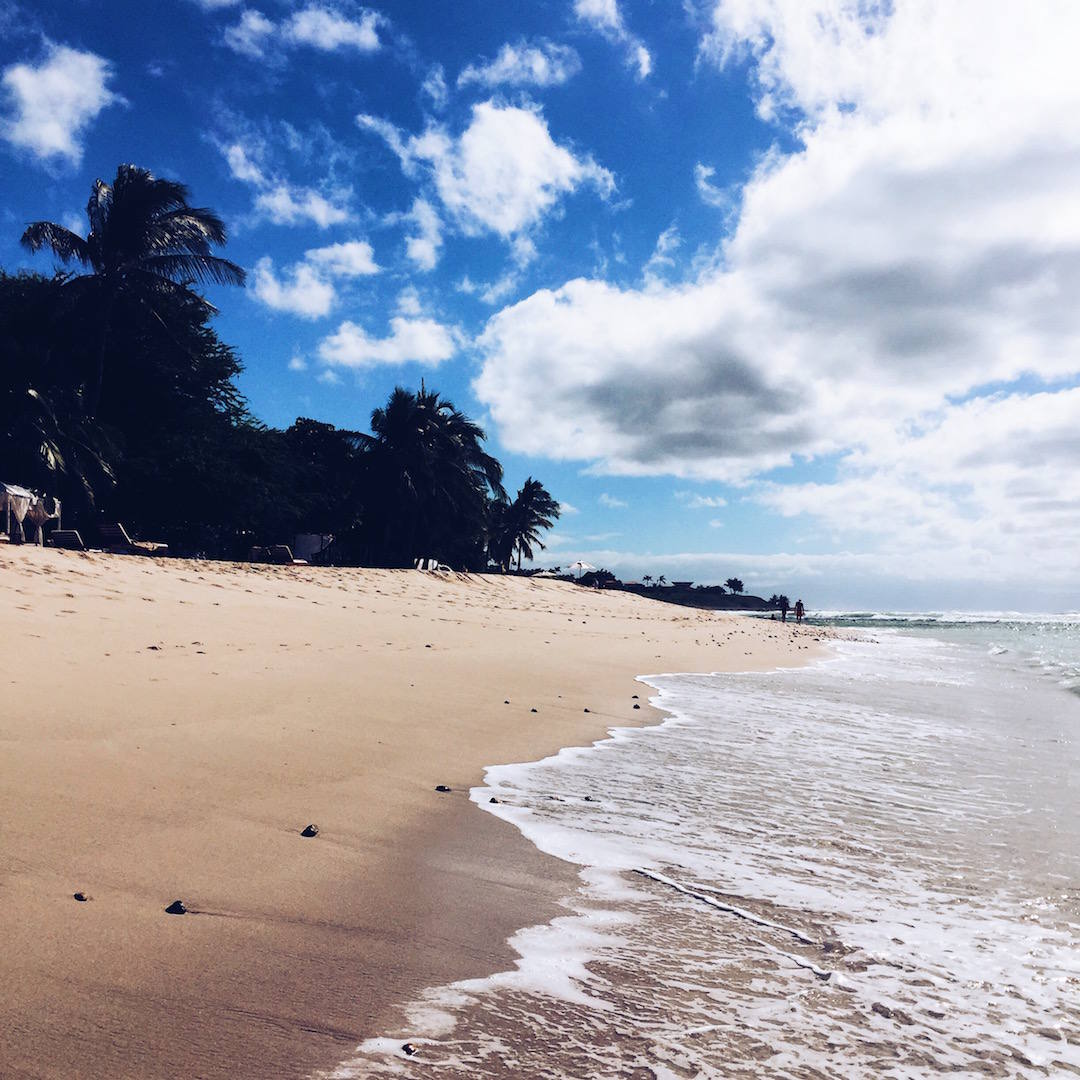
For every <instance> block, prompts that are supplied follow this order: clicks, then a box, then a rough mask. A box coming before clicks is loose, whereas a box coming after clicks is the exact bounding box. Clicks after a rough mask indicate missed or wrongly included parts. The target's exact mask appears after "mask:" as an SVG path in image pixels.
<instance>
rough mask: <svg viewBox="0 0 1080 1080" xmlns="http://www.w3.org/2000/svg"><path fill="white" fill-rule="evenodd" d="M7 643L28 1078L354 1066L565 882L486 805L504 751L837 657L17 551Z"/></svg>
mask: <svg viewBox="0 0 1080 1080" xmlns="http://www.w3.org/2000/svg"><path fill="white" fill-rule="evenodd" d="M0 631H2V635H3V638H2V639H3V643H4V647H3V653H2V660H0V688H2V692H3V696H2V703H0V746H2V756H0V822H2V824H0V986H2V987H3V992H2V994H0V1076H3V1077H4V1078H5V1080H13V1078H17V1077H57V1078H60V1077H63V1078H65V1080H71V1078H83V1077H85V1078H93V1080H100V1078H103V1077H109V1078H112V1080H120V1078H129V1077H131V1078H135V1077H138V1078H140V1080H148V1078H154V1080H159V1078H174V1077H175V1078H184V1080H192V1078H226V1077H227V1078H245V1077H250V1078H253V1080H254V1078H258V1080H267V1078H272V1077H299V1076H306V1075H310V1074H311V1073H313V1072H314V1071H316V1070H319V1069H326V1068H330V1067H332V1066H333V1065H334V1064H335V1063H336V1062H338V1061H340V1060H342V1059H344V1058H346V1057H348V1056H349V1055H350V1054H351V1052H352V1051H353V1049H354V1048H355V1046H356V1045H357V1044H358V1043H359V1042H360V1041H361V1040H362V1039H363V1038H366V1037H368V1036H371V1035H374V1034H378V1033H379V1032H380V1024H381V1023H382V1022H384V1021H389V1020H390V1018H391V1013H390V1010H391V1008H392V1006H393V1005H394V1004H395V1003H397V1002H400V1001H402V1000H404V999H406V998H409V997H411V996H413V995H415V994H416V993H417V992H418V991H419V990H421V989H422V988H423V987H425V986H429V985H433V984H438V983H443V982H447V981H451V980H453V979H457V978H462V977H466V976H479V975H484V974H488V973H490V972H493V971H496V970H499V969H500V968H503V967H506V966H509V964H510V962H511V959H512V957H511V955H510V953H509V950H508V948H507V946H506V944H505V941H506V939H507V937H509V935H510V934H511V933H513V931H515V930H516V929H518V928H519V927H521V926H524V925H528V924H530V923H535V922H539V921H544V920H547V919H549V918H551V917H552V916H554V915H555V914H556V913H558V902H559V900H560V898H562V897H563V896H565V895H567V894H568V893H569V892H570V891H571V890H572V888H573V886H574V882H575V880H576V879H575V875H574V872H573V870H572V868H570V867H568V866H566V865H565V864H563V863H561V862H559V861H557V860H555V859H552V858H549V857H547V856H543V855H541V854H540V853H539V852H537V851H535V849H533V848H532V846H531V845H530V844H528V842H526V841H525V840H524V839H523V838H522V837H521V836H520V835H519V834H518V833H517V832H516V831H515V830H514V829H513V828H511V827H510V826H509V825H506V824H505V823H503V822H500V821H498V820H496V819H495V818H494V817H492V816H491V815H488V814H485V813H484V812H482V811H481V810H479V809H477V808H476V807H474V806H473V805H472V804H470V803H469V801H468V788H469V787H470V785H474V784H476V783H477V782H479V781H480V780H481V778H482V769H483V766H484V765H487V764H492V763H496V762H507V761H523V760H531V759H534V758H538V757H541V756H544V755H546V754H549V753H552V752H554V751H555V750H556V749H558V748H559V747H560V746H565V745H570V744H576V743H583V742H588V741H590V740H593V739H596V738H600V737H602V736H603V735H604V733H605V731H606V729H607V728H608V727H609V726H611V725H622V724H630V723H635V722H646V721H649V720H655V719H656V718H657V714H656V713H655V712H654V711H653V710H651V709H650V708H649V707H648V705H647V704H646V703H645V702H646V697H647V688H645V687H642V686H641V685H640V684H637V683H635V682H634V676H635V674H638V673H646V672H657V671H710V670H711V671H720V670H748V669H752V668H757V669H760V668H765V667H774V666H777V665H790V664H792V663H797V662H800V661H802V660H804V659H806V658H808V657H809V656H811V655H812V654H813V651H814V649H815V648H819V646H815V645H814V644H813V638H814V636H815V633H816V632H815V631H805V630H803V631H801V632H799V631H796V629H795V628H794V627H792V626H790V625H789V626H787V627H784V626H781V625H780V624H778V623H770V622H762V621H760V620H751V619H743V618H739V617H737V616H731V615H719V614H712V613H704V612H696V611H692V610H688V609H685V608H677V607H674V606H670V605H667V604H661V603H657V602H655V601H649V600H643V599H640V598H637V597H633V596H628V595H625V594H619V593H603V592H594V591H591V590H584V589H580V588H578V587H576V586H574V585H570V584H566V583H560V582H552V581H526V580H523V579H513V578H511V579H504V578H498V577H488V576H483V577H464V576H453V575H427V574H421V573H417V572H408V571H376V570H334V569H315V568H310V569H309V568H306V567H285V568H279V567H265V566H259V567H255V566H245V565H235V564H223V563H203V562H186V561H181V560H152V559H146V558H138V557H134V558H132V557H123V556H108V555H101V554H88V555H81V554H75V553H67V552H54V551H49V550H40V549H33V548H10V547H0ZM638 692H641V695H642V697H641V703H642V705H643V708H642V709H641V710H640V711H634V710H633V707H632V706H633V701H632V699H631V695H632V694H634V693H638ZM506 699H509V704H507V703H506ZM532 709H535V710H537V711H536V712H532V711H531V710H532ZM586 709H588V710H589V711H588V712H587V713H586V712H585V710H586ZM436 784H447V785H449V786H450V787H452V788H453V791H452V792H451V793H450V794H439V793H437V792H436V791H435V785H436ZM309 822H314V823H317V824H318V826H319V828H320V833H319V835H318V837H316V838H315V839H303V838H301V837H300V835H299V830H300V829H302V828H303V827H304V826H305V825H307V824H308V823H309ZM76 891H83V892H85V893H87V894H89V896H90V897H91V899H90V900H89V901H88V902H86V903H78V902H76V901H75V900H74V899H73V894H74V893H75V892H76ZM177 898H182V899H183V900H184V902H185V903H186V904H187V905H188V907H189V908H190V909H191V910H192V911H193V912H194V914H191V915H187V916H183V917H174V916H169V915H166V914H164V908H165V906H166V905H167V904H169V903H170V902H171V901H172V900H174V899H177Z"/></svg>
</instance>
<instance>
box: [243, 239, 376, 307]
mask: <svg viewBox="0 0 1080 1080" xmlns="http://www.w3.org/2000/svg"><path fill="white" fill-rule="evenodd" d="M378 272H379V267H378V266H377V265H376V263H375V258H374V252H373V251H372V249H371V245H370V244H369V243H367V241H365V240H349V241H346V242H345V243H341V244H330V245H329V246H328V247H321V248H311V249H309V250H308V251H306V252H305V253H304V258H303V261H302V262H299V263H297V264H296V265H295V266H293V267H292V268H291V269H290V270H289V271H287V274H286V276H285V277H282V278H279V277H278V276H277V274H276V273H275V271H274V263H273V260H272V259H271V258H270V257H269V256H266V257H264V258H262V259H260V260H259V261H258V262H257V263H256V264H255V277H254V293H255V296H256V298H257V299H259V300H261V301H262V302H263V303H264V304H266V306H267V307H271V308H274V309H275V310H276V311H287V312H290V313H291V314H293V315H299V316H300V317H301V318H304V319H318V318H321V317H322V316H323V315H327V314H329V312H330V310H331V309H332V308H333V307H334V305H335V304H336V303H337V299H338V296H337V289H336V288H335V285H334V282H335V280H338V279H341V278H356V277H366V276H368V275H371V274H377V273H378Z"/></svg>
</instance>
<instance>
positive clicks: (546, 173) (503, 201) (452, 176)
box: [357, 100, 615, 254]
mask: <svg viewBox="0 0 1080 1080" xmlns="http://www.w3.org/2000/svg"><path fill="white" fill-rule="evenodd" d="M357 122H358V123H359V124H360V126H361V127H363V128H366V129H368V130H370V131H373V132H375V133H376V134H378V135H379V136H381V137H382V138H383V139H384V140H385V141H386V143H387V144H388V145H389V146H390V148H391V149H392V150H393V151H394V153H395V154H396V155H397V157H398V158H399V159H400V161H401V165H402V169H403V170H404V172H405V173H406V175H408V176H415V175H418V174H419V173H420V172H421V170H424V171H426V172H427V173H428V174H429V175H430V177H431V180H432V182H433V183H434V187H435V190H436V191H437V193H438V195H439V198H440V200H441V202H442V204H443V206H444V207H445V209H446V211H447V212H448V213H449V214H450V216H451V217H452V218H453V219H454V221H455V222H456V223H457V225H458V227H459V228H461V229H462V230H463V231H464V232H465V233H466V234H467V235H474V236H475V235H480V234H482V233H485V232H491V233H495V234H497V235H499V236H501V237H503V238H504V239H507V240H511V241H513V240H514V238H515V237H517V236H520V234H522V233H525V232H527V231H528V230H530V229H532V228H534V227H535V226H537V225H538V224H539V222H540V221H541V220H542V219H543V217H544V216H545V215H546V214H547V213H549V212H550V211H551V210H552V209H553V208H554V207H555V205H556V204H557V203H558V202H559V200H560V199H561V198H562V196H564V195H566V194H570V193H572V192H574V191H576V190H578V189H579V188H580V187H582V186H583V185H591V186H593V187H595V188H596V189H597V190H598V191H599V192H600V194H601V195H602V196H604V197H606V196H607V195H609V194H610V193H611V192H612V191H613V190H614V187H615V181H614V178H613V177H612V175H611V173H609V172H608V171H607V170H606V169H604V168H601V167H600V166H599V165H597V164H596V162H595V161H593V159H592V158H590V157H578V156H576V155H575V154H574V153H573V151H571V150H569V149H567V148H566V147H564V146H560V145H558V144H557V143H556V142H555V141H554V140H553V139H552V138H551V133H550V132H549V130H548V126H547V123H546V122H545V121H544V118H543V116H542V115H541V114H540V111H539V109H537V108H526V107H520V106H512V105H503V104H499V103H497V102H496V101H494V100H492V101H486V102H481V103H479V104H477V105H474V106H473V108H472V116H471V119H470V122H469V125H468V127H467V128H466V129H465V130H464V131H463V132H462V134H461V135H460V136H459V137H454V136H452V135H451V134H450V133H449V132H448V131H447V130H446V128H445V127H443V126H441V125H433V126H430V127H428V129H427V130H426V131H425V132H424V133H423V134H422V135H412V136H405V135H403V134H402V133H401V132H400V131H398V129H397V128H395V127H394V126H393V125H392V124H389V123H388V122H387V121H385V120H381V119H378V118H377V117H373V116H368V115H363V114H362V115H360V116H358V117H357ZM415 212H416V205H415V204H414V213H415ZM421 250H422V251H424V252H427V253H429V254H430V247H429V246H425V247H422V248H421Z"/></svg>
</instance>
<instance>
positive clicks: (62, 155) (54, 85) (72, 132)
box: [0, 43, 124, 165]
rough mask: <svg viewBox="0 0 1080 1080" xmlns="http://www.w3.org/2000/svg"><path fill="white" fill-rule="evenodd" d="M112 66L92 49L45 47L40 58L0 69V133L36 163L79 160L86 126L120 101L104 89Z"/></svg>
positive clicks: (117, 96) (73, 161) (108, 80)
mask: <svg viewBox="0 0 1080 1080" xmlns="http://www.w3.org/2000/svg"><path fill="white" fill-rule="evenodd" d="M112 78H113V70H112V65H111V64H110V63H109V62H108V61H107V60H105V59H104V58H102V57H100V56H97V55H96V54H94V53H92V52H80V51H79V50H78V49H71V48H68V47H67V46H66V45H54V44H52V43H48V44H47V46H46V55H45V59H44V60H43V61H42V62H41V63H40V64H38V65H37V66H34V65H33V64H12V65H11V66H10V67H8V68H5V69H4V74H3V79H2V85H3V89H4V96H5V97H6V98H7V103H6V107H5V109H4V115H3V117H2V118H0V135H2V136H3V138H4V139H6V140H7V141H8V142H9V143H11V144H12V146H15V147H18V148H19V149H20V150H26V151H28V152H29V153H31V154H33V155H34V156H35V157H37V158H40V159H41V160H42V161H46V162H48V161H56V160H62V161H66V162H68V163H69V164H71V165H78V164H79V162H80V161H82V155H83V139H84V137H85V135H86V131H87V129H88V128H89V126H90V124H91V123H92V122H93V121H94V120H95V119H96V118H97V116H98V114H99V113H100V112H101V111H102V110H103V109H105V108H107V107H108V106H109V105H115V104H119V103H123V101H124V99H123V98H122V97H121V96H120V95H119V94H116V93H114V92H113V91H112V90H110V89H109V85H108V84H109V82H110V81H111V80H112Z"/></svg>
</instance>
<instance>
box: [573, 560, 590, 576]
mask: <svg viewBox="0 0 1080 1080" xmlns="http://www.w3.org/2000/svg"><path fill="white" fill-rule="evenodd" d="M570 569H571V570H576V571H577V576H578V577H581V575H582V574H584V573H585V572H586V571H587V570H595V569H596V567H595V566H593V565H592V564H591V563H587V562H582V561H581V560H580V559H578V561H577V562H572V563H571V564H570Z"/></svg>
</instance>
